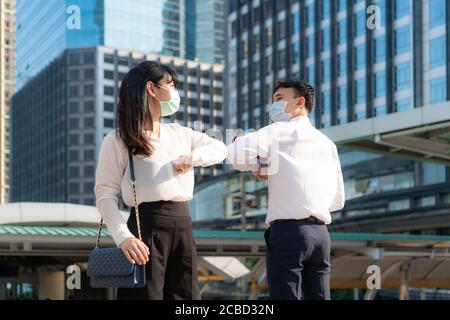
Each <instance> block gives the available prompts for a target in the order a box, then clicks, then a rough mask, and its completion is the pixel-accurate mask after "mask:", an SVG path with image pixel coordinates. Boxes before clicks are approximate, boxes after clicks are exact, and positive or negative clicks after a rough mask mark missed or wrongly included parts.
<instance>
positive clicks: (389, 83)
mask: <svg viewBox="0 0 450 320" xmlns="http://www.w3.org/2000/svg"><path fill="white" fill-rule="evenodd" d="M227 29H228V30H227V33H228V35H229V38H228V44H227V66H226V69H227V79H226V81H227V82H228V87H227V88H226V93H227V97H226V100H227V106H228V109H227V114H228V117H227V120H228V127H231V128H235V127H237V128H242V129H257V128H260V127H261V126H264V125H267V124H268V114H267V110H268V107H269V106H270V104H271V103H272V91H273V88H274V85H275V84H276V82H277V80H279V79H285V78H294V79H303V80H307V81H308V82H310V83H311V84H312V85H313V86H314V87H315V91H316V104H315V111H314V112H313V113H312V114H311V115H310V119H311V121H312V123H313V124H314V125H315V126H316V127H317V128H319V129H321V130H323V132H324V133H325V134H327V135H329V136H330V138H332V139H334V140H335V141H337V142H338V144H339V146H340V151H341V156H340V158H341V164H342V166H343V171H344V178H345V186H346V196H347V203H346V206H345V208H344V209H343V210H342V212H340V213H337V214H334V215H333V216H334V221H335V222H334V223H333V224H332V226H331V228H332V229H334V230H346V231H365V232H411V233H421V232H423V233H429V234H433V233H434V234H450V222H449V221H448V220H447V221H446V220H445V218H444V216H443V213H444V212H448V210H449V208H450V171H449V167H448V165H449V164H450V155H449V153H448V150H449V147H450V139H449V137H450V135H449V134H450V112H449V111H450V102H449V100H450V52H449V48H450V4H449V2H448V1H445V0H414V1H411V0H370V1H365V0H336V1H334V0H316V1H313V0H277V1H274V0H244V1H238V0H230V1H229V6H228V17H227ZM345 147H347V148H345ZM355 149H357V150H360V151H356V150H355ZM366 151H373V152H371V153H369V152H366ZM397 155H398V156H399V157H393V156H397ZM417 160H419V161H417ZM245 179H246V181H247V180H248V181H247V182H246V183H242V181H240V180H239V178H236V177H232V176H231V175H230V176H228V177H227V179H226V180H225V181H218V183H217V185H215V186H213V185H211V184H208V185H206V186H205V187H204V188H203V187H201V186H199V187H198V188H197V191H198V194H197V195H196V197H197V198H198V199H208V201H210V202H213V201H216V202H220V204H217V205H216V206H217V207H219V208H220V207H221V208H228V209H227V210H228V211H227V212H225V213H217V212H210V214H214V215H216V216H215V217H214V218H217V216H222V217H223V216H225V217H229V218H231V217H232V216H233V215H237V216H236V218H238V219H236V220H235V223H240V222H241V221H242V220H241V219H239V217H240V214H241V213H242V211H246V212H247V213H249V218H248V221H250V220H252V219H256V220H258V219H259V220H258V221H259V222H261V221H263V219H262V218H263V215H264V213H265V206H266V201H267V198H266V196H267V194H266V192H265V191H264V187H263V186H262V185H261V183H254V182H251V179H247V178H245ZM240 185H241V186H245V190H244V191H245V192H244V191H243V190H241V192H238V193H239V194H238V196H240V198H239V197H237V198H236V197H235V198H233V197H234V195H235V193H236V190H239V189H240V187H239V186H240ZM218 189H220V190H229V196H228V197H226V196H224V195H223V194H222V195H220V197H218V198H217V197H216V196H214V194H216V192H211V190H212V191H215V190H218ZM223 192H225V191H223ZM242 194H244V195H245V199H246V200H245V201H242V196H241V195H242ZM222 199H223V200H222ZM239 199H241V200H239ZM197 202H198V204H197V206H198V207H201V206H202V203H200V202H199V201H197ZM222 202H223V203H222ZM243 207H245V208H244V209H243ZM194 209H196V208H194ZM200 211H201V212H200ZM193 212H195V210H193ZM208 214H209V212H207V211H206V210H199V216H200V215H201V216H202V219H206V218H207V217H208ZM255 217H258V218H255ZM228 222H229V223H231V222H232V221H231V220H230V221H228ZM228 222H227V223H228ZM214 223H215V225H217V221H215V222H214Z"/></svg>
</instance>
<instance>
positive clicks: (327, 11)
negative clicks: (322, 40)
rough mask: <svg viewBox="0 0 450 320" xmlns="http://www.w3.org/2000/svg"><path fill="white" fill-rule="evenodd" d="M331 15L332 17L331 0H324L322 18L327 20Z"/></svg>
mask: <svg viewBox="0 0 450 320" xmlns="http://www.w3.org/2000/svg"><path fill="white" fill-rule="evenodd" d="M333 1H334V0H333ZM329 17H330V0H322V20H326V19H328V18H329Z"/></svg>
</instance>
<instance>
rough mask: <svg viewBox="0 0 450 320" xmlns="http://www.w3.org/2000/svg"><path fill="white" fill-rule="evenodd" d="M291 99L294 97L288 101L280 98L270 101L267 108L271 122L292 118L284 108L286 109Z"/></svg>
mask: <svg viewBox="0 0 450 320" xmlns="http://www.w3.org/2000/svg"><path fill="white" fill-rule="evenodd" d="M293 100H295V99H292V100H290V101H286V100H281V101H276V102H274V103H272V105H271V106H270V108H269V115H270V119H271V120H272V121H273V122H279V121H289V119H290V118H292V115H291V114H290V113H287V112H285V111H284V110H285V109H286V106H287V104H288V103H289V102H291V101H293Z"/></svg>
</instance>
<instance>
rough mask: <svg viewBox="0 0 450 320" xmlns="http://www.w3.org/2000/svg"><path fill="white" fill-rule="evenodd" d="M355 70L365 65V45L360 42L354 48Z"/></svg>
mask: <svg viewBox="0 0 450 320" xmlns="http://www.w3.org/2000/svg"><path fill="white" fill-rule="evenodd" d="M355 55H356V70H359V69H363V68H365V66H366V45H365V44H360V45H359V46H357V47H356V48H355Z"/></svg>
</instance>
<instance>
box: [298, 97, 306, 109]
mask: <svg viewBox="0 0 450 320" xmlns="http://www.w3.org/2000/svg"><path fill="white" fill-rule="evenodd" d="M305 102H306V100H305V97H299V99H298V102H297V108H302V107H304V106H305Z"/></svg>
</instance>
